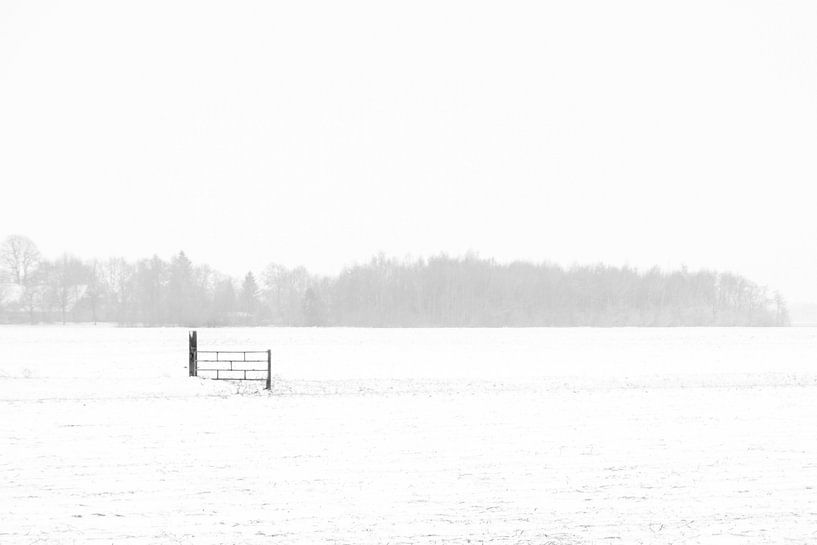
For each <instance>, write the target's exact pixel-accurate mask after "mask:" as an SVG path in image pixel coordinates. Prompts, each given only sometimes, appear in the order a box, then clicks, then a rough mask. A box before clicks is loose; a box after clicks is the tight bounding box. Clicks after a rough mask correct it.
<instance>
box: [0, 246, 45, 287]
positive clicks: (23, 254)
mask: <svg viewBox="0 0 817 545" xmlns="http://www.w3.org/2000/svg"><path fill="white" fill-rule="evenodd" d="M39 263H40V251H39V250H38V249H37V245H36V244H34V242H32V241H31V239H30V238H28V237H25V236H23V235H11V236H9V237H8V238H6V240H5V241H4V242H3V244H2V245H0V265H2V266H3V268H5V269H6V270H7V271H8V273H9V275H10V276H11V280H12V281H13V282H15V283H16V284H20V285H21V286H26V285H28V280H29V278H30V276H31V274H32V273H33V272H34V270H36V268H37V266H38V265H39Z"/></svg>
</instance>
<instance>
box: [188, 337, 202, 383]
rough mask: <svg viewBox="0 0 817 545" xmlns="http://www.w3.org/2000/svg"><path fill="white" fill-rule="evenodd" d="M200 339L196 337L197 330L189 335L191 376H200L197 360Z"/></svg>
mask: <svg viewBox="0 0 817 545" xmlns="http://www.w3.org/2000/svg"><path fill="white" fill-rule="evenodd" d="M198 349H199V348H198V341H197V339H196V331H195V330H193V331H191V332H190V334H189V335H188V342H187V351H188V358H189V359H188V367H189V371H190V376H191V377H195V376H198V374H199V370H198V362H197V361H196V358H197V352H198Z"/></svg>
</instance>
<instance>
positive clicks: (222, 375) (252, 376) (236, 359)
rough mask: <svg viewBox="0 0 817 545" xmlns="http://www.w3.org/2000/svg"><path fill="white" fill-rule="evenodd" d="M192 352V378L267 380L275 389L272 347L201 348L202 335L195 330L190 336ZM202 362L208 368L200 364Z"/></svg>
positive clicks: (189, 345) (190, 370) (268, 386)
mask: <svg viewBox="0 0 817 545" xmlns="http://www.w3.org/2000/svg"><path fill="white" fill-rule="evenodd" d="M188 353H189V358H188V366H189V372H190V376H191V377H201V378H209V379H212V380H250V381H264V382H265V386H264V388H265V389H267V390H269V389H271V388H272V351H271V350H199V349H198V335H197V333H196V332H195V331H191V332H190V334H189V336H188ZM200 363H203V364H204V367H199V364H200ZM261 364H266V365H261ZM199 373H204V374H199Z"/></svg>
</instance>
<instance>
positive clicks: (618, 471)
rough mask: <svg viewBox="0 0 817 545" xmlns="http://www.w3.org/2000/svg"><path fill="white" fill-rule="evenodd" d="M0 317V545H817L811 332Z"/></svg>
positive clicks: (816, 374)
mask: <svg viewBox="0 0 817 545" xmlns="http://www.w3.org/2000/svg"><path fill="white" fill-rule="evenodd" d="M199 347H200V348H201V349H208V348H213V349H215V348H220V349H230V348H233V349H266V348H271V349H272V351H273V374H274V375H275V382H274V388H273V395H268V394H267V393H266V392H263V391H262V390H260V389H258V385H248V386H236V385H233V384H231V383H216V382H214V381H206V380H203V379H193V378H188V377H187V330H185V329H120V328H113V327H97V328H94V327H0V449H1V450H0V544H17V543H22V544H28V543H31V544H33V543H105V544H110V543H113V544H116V545H119V544H130V543H133V544H136V543H145V544H156V543H159V544H165V543H191V544H192V543H196V544H200V543H204V544H216V543H218V544H239V543H241V544H243V543H264V544H268V543H348V544H364V543H365V544H368V543H372V544H374V543H378V544H386V543H391V544H398V543H469V542H470V543H532V544H548V543H550V544H563V543H565V544H573V543H622V544H636V543H649V544H654V543H658V544H665V543H666V544H670V543H672V544H683V543H718V544H720V543H736V544H737V543H739V544H746V543H752V544H755V543H815V542H817V490H815V488H814V487H817V431H816V430H817V329H811V328H790V329H504V330H503V329H493V330H485V329H434V330H371V329H261V328H258V329H215V330H208V329H201V330H199Z"/></svg>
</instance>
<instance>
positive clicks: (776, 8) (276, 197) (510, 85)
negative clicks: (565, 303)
mask: <svg viewBox="0 0 817 545" xmlns="http://www.w3.org/2000/svg"><path fill="white" fill-rule="evenodd" d="M815 27H817V4H815V3H813V2H809V1H792V2H786V3H770V2H753V1H745V2H732V1H723V0H714V1H705V2H704V1H691V2H684V3H681V4H673V3H656V2H647V1H643V2H641V1H623V2H616V3H610V2H602V1H579V2H569V3H541V2H514V3H510V4H508V3H502V4H499V3H490V2H468V3H465V2H445V1H443V2H413V3H411V4H402V5H400V4H383V3H376V2H349V3H331V2H298V3H269V2H229V3H226V2H206V1H201V2H192V1H162V2H158V1H145V2H139V3H111V2H103V1H78V2H71V3H63V2H56V1H53V2H52V1H43V2H36V3H33V2H23V1H15V0H11V1H5V2H3V3H2V4H0V150H2V151H0V153H2V160H0V184H1V185H2V194H0V199H2V200H1V201H0V202H2V212H0V234H3V235H6V234H14V233H22V234H25V235H27V236H28V237H30V239H31V240H33V241H36V245H37V246H38V248H39V250H40V252H41V255H42V256H44V258H45V259H46V260H47V261H49V262H50V263H52V264H54V263H57V261H58V260H59V256H61V255H63V253H65V252H67V254H68V255H73V256H80V257H79V258H78V259H80V260H81V261H82V262H83V263H85V264H86V266H87V264H88V263H91V262H94V261H95V260H98V261H100V262H102V261H104V260H106V259H107V257H106V256H122V258H123V259H124V260H125V261H126V262H127V263H129V264H130V265H131V266H133V267H136V268H137V269H138V267H139V265H138V264H139V263H140V262H141V260H142V259H143V258H148V259H149V256H153V255H154V254H155V255H158V256H162V258H161V261H162V262H163V263H164V266H166V267H172V264H173V260H174V259H177V258H178V256H179V251H180V250H181V249H184V250H185V252H187V254H186V255H189V256H194V259H195V262H196V264H199V265H201V264H205V263H206V264H209V266H210V267H212V269H213V270H217V271H223V273H224V274H225V275H229V276H231V277H233V278H234V279H235V286H234V289H235V290H237V292H240V289H241V284H242V283H243V281H244V279H245V276H246V273H247V271H250V270H251V271H253V272H254V277H255V281H256V283H257V285H258V286H259V290H264V289H265V284H264V278H265V271H266V269H267V267H268V264H269V262H270V261H275V262H276V263H280V264H281V267H282V268H283V269H285V270H287V271H290V272H292V271H296V270H301V269H299V267H301V266H303V267H304V269H303V270H306V271H309V275H312V276H310V278H312V277H313V276H314V277H315V278H333V279H337V280H339V279H340V278H343V275H344V274H345V273H344V267H347V266H350V265H352V264H354V263H361V264H369V265H365V266H364V265H361V267H364V268H365V267H371V268H372V270H376V269H377V267H376V266H375V265H373V264H372V263H376V262H377V260H376V259H375V261H374V262H371V261H370V260H371V257H372V256H377V255H378V254H379V253H380V252H384V253H385V255H386V256H397V262H398V263H403V265H398V264H395V263H392V262H391V261H388V260H387V265H385V266H386V267H387V268H389V269H390V270H392V269H393V270H394V271H398V272H400V274H404V273H405V274H409V275H412V274H415V273H416V274H417V275H420V276H422V274H425V273H422V274H421V273H420V272H418V271H421V270H425V269H423V267H426V268H429V267H430V265H429V263H430V261H429V260H430V259H431V256H438V255H440V254H441V253H442V252H444V253H445V254H447V255H449V256H462V257H460V258H456V259H455V258H450V259H451V260H453V261H450V262H447V261H441V262H440V263H445V267H452V268H459V267H465V268H469V267H472V266H473V267H474V271H475V270H477V269H479V268H480V267H482V268H483V269H485V270H490V271H491V274H492V275H497V276H500V277H502V278H504V279H509V278H510V277H511V276H513V275H514V274H515V273H513V274H512V273H511V272H508V271H510V269H511V267H510V265H509V264H510V263H513V262H515V261H525V262H528V263H531V264H541V263H551V264H553V268H552V269H549V268H545V269H542V270H541V271H540V272H542V273H543V274H544V273H545V272H547V273H548V274H549V273H550V272H553V274H555V275H558V274H563V275H566V276H569V275H567V273H566V272H565V271H571V270H574V268H575V267H578V268H581V267H592V265H590V264H594V263H604V264H605V267H607V268H606V269H604V270H606V271H607V272H606V273H603V274H602V273H598V277H599V278H600V277H606V275H613V273H612V272H611V271H618V273H615V274H623V275H624V276H627V274H629V273H622V272H621V271H627V270H631V269H637V270H638V271H641V272H640V273H639V274H640V275H642V276H639V277H638V278H637V279H633V280H632V283H633V285H642V284H643V283H645V282H647V280H645V276H644V275H647V272H648V271H650V270H652V269H653V267H659V268H660V269H661V270H662V271H665V272H664V273H662V274H665V275H668V276H671V275H672V274H673V272H680V271H683V270H684V267H686V268H687V269H686V270H687V271H700V270H714V271H721V272H728V271H733V272H734V276H735V277H739V278H744V276H743V275H745V279H750V280H746V281H747V282H749V283H751V285H753V286H769V289H768V290H767V291H766V293H765V294H764V295H762V296H758V297H757V299H756V300H755V299H752V300H753V301H755V302H757V301H761V300H762V301H763V303H762V305H761V306H763V307H764V308H771V306H769V305H767V304H766V303H767V302H768V301H767V300H766V299H768V300H773V299H774V292H775V290H779V292H780V293H781V294H782V297H784V298H785V299H786V300H788V301H789V302H790V307H791V311H792V319H793V321H794V322H797V321H798V313H800V315H801V316H805V317H806V318H808V316H807V312H806V311H808V309H809V307H808V305H809V304H812V305H813V304H815V303H817V284H816V283H815V282H814V278H815V277H817V253H815V251H814V240H815V234H817V228H816V227H815V223H814V219H813V217H814V214H813V211H812V209H813V207H814V199H812V195H811V187H812V186H813V182H814V180H815V174H817V162H816V161H815V158H814V150H815V149H817V55H815V51H817V34H815V33H814V31H813V29H814V28H815ZM469 251H473V252H479V255H481V256H486V260H487V258H493V259H496V260H497V263H498V264H496V265H493V266H492V265H489V264H486V263H485V262H480V261H479V260H473V259H472V260H471V261H469V260H468V259H467V258H466V257H465V256H467V255H468V252H469ZM471 255H474V254H471ZM406 256H408V257H406ZM412 256H414V257H412ZM420 256H422V257H424V258H425V259H426V260H424V261H422V262H419V261H417V260H418V259H419V257H420ZM423 263H424V265H423V266H421V264H423ZM435 263H436V262H435ZM463 263H468V264H469V265H467V266H464V265H463ZM477 263H482V264H481V265H477ZM502 264H504V265H502ZM577 264H578V265H577ZM438 265H439V264H438ZM439 266H441V267H442V266H443V265H439ZM537 266H540V267H541V265H537ZM193 267H194V269H195V265H194V266H193ZM492 267H494V268H492ZM469 270H470V269H469ZM559 271H561V273H559ZM370 272H371V271H370ZM472 272H473V271H472ZM299 274H300V273H299ZM372 274H374V273H372ZM395 274H397V273H396V272H395ZM474 274H476V273H474ZM593 274H596V273H593ZM690 274H691V273H690ZM696 274H697V273H696ZM566 276H565V277H566ZM590 276H593V275H592V274H590ZM636 276H637V275H636ZM571 278H572V277H571ZM593 278H596V277H593ZM508 281H509V280H508ZM372 282H374V280H372ZM685 282H686V281H685ZM318 285H320V282H318ZM716 285H717V284H716ZM372 289H375V288H374V287H372ZM758 289H760V288H758ZM304 293H305V292H304ZM9 297H12V296H9ZM684 300H686V299H684ZM324 303H326V302H324ZM326 304H328V303H326ZM758 304H760V303H758ZM498 308H499V307H498ZM475 312H476V311H475ZM588 312H589V311H588ZM534 314H536V313H534ZM591 314H593V315H594V316H597V317H598V319H599V320H602V318H601V316H602V314H597V310H596V311H593V313H591ZM815 314H817V313H815ZM588 315H589V314H588ZM536 316H537V320H538V319H542V320H544V319H545V318H544V317H542V316H543V315H540V314H536ZM605 316H606V315H605ZM401 319H402V318H401ZM486 319H487V318H486ZM548 319H550V318H548ZM594 319H595V318H594ZM641 319H642V318H638V320H641ZM604 320H607V318H606V317H605V318H604ZM799 321H801V322H802V321H807V320H805V318H804V319H802V320H799Z"/></svg>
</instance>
